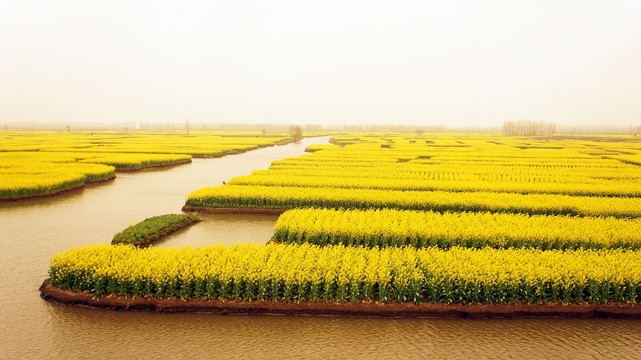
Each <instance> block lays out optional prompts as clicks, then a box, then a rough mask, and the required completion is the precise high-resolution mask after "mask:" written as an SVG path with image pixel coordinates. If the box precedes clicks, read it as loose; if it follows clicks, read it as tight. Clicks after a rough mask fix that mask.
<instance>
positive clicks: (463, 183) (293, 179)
mask: <svg viewBox="0 0 641 360" xmlns="http://www.w3.org/2000/svg"><path fill="white" fill-rule="evenodd" d="M346 173H349V172H346ZM299 174H301V175H289V174H282V175H281V174H274V173H269V174H264V173H263V174H260V175H258V174H252V175H249V176H238V177H235V178H233V179H232V180H231V181H230V182H229V184H230V185H260V186H298V187H333V188H347V189H380V190H414V191H433V190H438V191H451V192H464V191H468V192H469V191H494V192H511V193H521V194H566V195H587V196H635V197H636V196H641V182H622V181H618V182H609V183H606V182H605V181H601V182H599V183H596V181H594V182H595V183H592V184H589V183H587V184H586V183H555V182H534V181H533V182H529V181H528V182H518V181H513V182H508V181H493V180H455V181H453V180H447V179H443V180H426V179H407V180H406V179H398V178H391V179H390V178H387V179H386V178H382V177H371V178H368V177H362V176H359V175H358V173H353V175H354V176H352V177H333V176H310V174H309V173H306V172H305V171H300V172H299Z"/></svg>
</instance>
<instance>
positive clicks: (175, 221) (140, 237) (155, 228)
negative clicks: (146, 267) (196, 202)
mask: <svg viewBox="0 0 641 360" xmlns="http://www.w3.org/2000/svg"><path fill="white" fill-rule="evenodd" d="M198 221H200V218H199V217H198V216H197V215H195V214H167V215H160V216H154V217H150V218H148V219H145V220H143V221H141V222H139V223H138V224H136V225H133V226H130V227H128V228H126V229H125V230H123V231H122V232H119V233H117V234H116V235H115V236H114V238H113V240H112V241H111V243H112V244H114V245H115V244H134V245H136V246H144V245H149V244H150V243H152V242H154V241H156V240H158V239H160V238H161V237H163V236H165V235H168V234H171V233H172V232H174V231H176V230H178V229H181V228H183V227H185V226H187V225H190V224H193V223H195V222H198Z"/></svg>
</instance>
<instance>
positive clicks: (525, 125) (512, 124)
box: [503, 120, 556, 136]
mask: <svg viewBox="0 0 641 360" xmlns="http://www.w3.org/2000/svg"><path fill="white" fill-rule="evenodd" d="M555 131H556V124H555V123H547V122H543V121H527V120H519V121H506V122H504V123H503V132H504V133H505V135H525V136H529V135H552V134H554V132H555Z"/></svg>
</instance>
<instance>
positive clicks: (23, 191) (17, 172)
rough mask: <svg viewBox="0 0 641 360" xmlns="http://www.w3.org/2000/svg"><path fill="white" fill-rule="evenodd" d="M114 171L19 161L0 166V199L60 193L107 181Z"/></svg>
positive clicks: (77, 164) (92, 166) (94, 165)
mask: <svg viewBox="0 0 641 360" xmlns="http://www.w3.org/2000/svg"><path fill="white" fill-rule="evenodd" d="M114 171H115V169H114V167H113V166H107V165H100V164H79V163H55V164H54V163H51V164H50V163H40V162H20V163H19V164H12V166H10V167H9V166H7V167H0V199H2V198H6V199H11V198H17V197H20V196H33V195H40V194H46V193H50V192H53V191H58V190H63V189H67V188H70V187H73V186H79V185H83V184H85V183H88V182H92V181H96V180H101V179H105V178H109V177H111V176H113V175H114Z"/></svg>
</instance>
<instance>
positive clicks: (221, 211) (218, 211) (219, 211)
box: [182, 205, 287, 215]
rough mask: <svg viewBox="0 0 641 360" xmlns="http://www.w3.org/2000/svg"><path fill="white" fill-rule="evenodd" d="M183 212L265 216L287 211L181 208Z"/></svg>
mask: <svg viewBox="0 0 641 360" xmlns="http://www.w3.org/2000/svg"><path fill="white" fill-rule="evenodd" d="M182 211H184V212H199V213H207V214H265V215H280V214H282V213H284V212H285V211H287V209H263V208H249V207H238V208H213V207H200V206H187V205H185V206H183V208H182Z"/></svg>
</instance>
